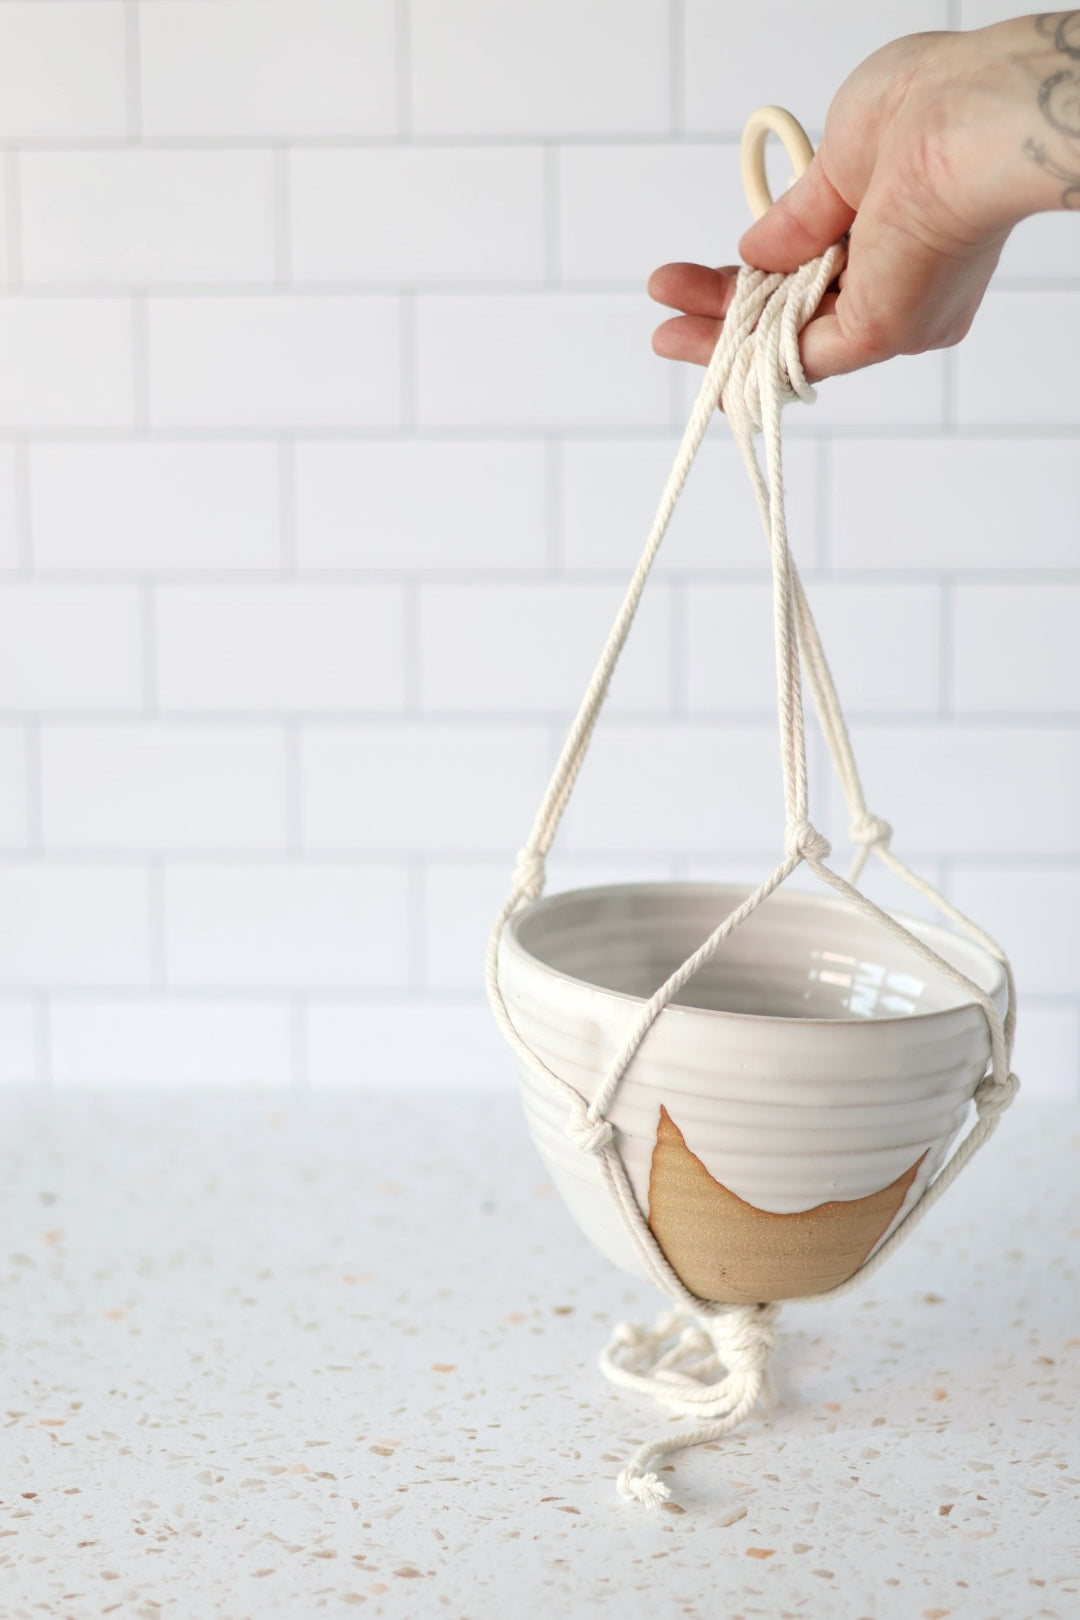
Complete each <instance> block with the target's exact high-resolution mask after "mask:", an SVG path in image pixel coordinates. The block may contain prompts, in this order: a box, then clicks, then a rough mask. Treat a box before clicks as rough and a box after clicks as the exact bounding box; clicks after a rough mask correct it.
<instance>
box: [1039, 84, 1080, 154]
mask: <svg viewBox="0 0 1080 1620" xmlns="http://www.w3.org/2000/svg"><path fill="white" fill-rule="evenodd" d="M1039 107H1040V109H1041V111H1042V115H1043V117H1044V118H1045V119H1046V121H1047V123H1048V124H1052V125H1053V126H1054V128H1055V129H1058V130H1060V131H1061V133H1062V134H1063V135H1068V136H1069V137H1070V139H1072V140H1080V74H1078V73H1074V72H1073V71H1072V69H1071V68H1062V70H1061V72H1060V73H1051V75H1050V77H1049V78H1048V79H1044V80H1043V82H1042V84H1040V86H1039Z"/></svg>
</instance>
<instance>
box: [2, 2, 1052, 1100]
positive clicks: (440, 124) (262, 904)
mask: <svg viewBox="0 0 1080 1620" xmlns="http://www.w3.org/2000/svg"><path fill="white" fill-rule="evenodd" d="M1014 9H1015V8H1009V7H1007V6H1005V5H1004V4H1003V3H999V0H896V3H892V0H890V3H888V4H879V5H875V6H867V5H865V4H863V3H861V0H823V3H822V4H820V5H817V6H814V7H807V6H806V5H805V4H803V3H802V0H763V3H761V4H759V5H757V6H755V7H742V8H733V7H729V6H720V5H718V4H716V3H715V0H589V3H588V4H581V3H578V0H455V3H454V4H452V5H448V4H446V3H445V0H199V3H198V4H193V3H191V0H123V3H122V0H7V3H6V4H3V5H0V915H2V916H3V917H4V924H5V925H4V927H3V929H2V930H0V1079H2V1080H4V1081H15V1082H18V1081H35V1082H37V1083H39V1084H41V1085H48V1084H51V1083H55V1084H57V1085H65V1084H71V1085H78V1084H96V1083H99V1082H102V1081H107V1080H111V1081H118V1082H123V1083H130V1084H133V1085H138V1084H154V1083H159V1084H174V1083H175V1084H190V1085H197V1084H202V1083H216V1082H221V1081H230V1082H236V1083H261V1084H269V1085H274V1086H281V1087H289V1086H293V1087H302V1086H305V1085H331V1084H359V1085H364V1084H375V1083H386V1082H392V1083H401V1084H403V1085H404V1084H414V1083H416V1084H419V1083H423V1084H440V1085H448V1086H459V1087H462V1088H481V1089H482V1088H484V1087H490V1086H497V1085H511V1084H512V1083H513V1080H512V1065H511V1062H510V1059H509V1056H508V1054H506V1053H505V1052H504V1050H503V1048H502V1044H501V1042H500V1039H499V1037H498V1035H497V1033H496V1032H495V1030H494V1028H493V1025H492V1022H491V1019H490V1016H489V1014H488V1012H487V1009H486V1006H485V1004H484V1001H483V996H482V990H481V987H480V986H481V977H482V954H483V944H484V935H485V932H486V928H487V924H488V920H489V918H490V915H491V913H492V912H493V910H494V909H495V907H496V906H497V904H498V902H499V899H500V897H501V895H502V892H503V889H504V887H505V885H506V882H507V879H508V875H509V868H510V866H511V863H512V861H513V856H514V851H515V849H516V848H518V847H519V846H520V844H521V843H522V842H523V840H524V838H525V835H526V833H527V830H528V826H529V823H530V820H531V816H532V813H533V810H534V808H535V805H536V803H537V801H538V800H539V797H540V794H541V791H542V788H543V785H544V782H545V778H546V775H547V772H548V771H549V769H550V767H551V765H552V763H553V760H554V757H555V753H556V751H557V748H558V746H559V743H560V741H561V738H562V735H563V732H564V731H565V728H566V725H567V723H568V720H569V718H570V715H571V713H572V711H573V709H574V707H575V705H576V702H577V699H578V697H579V695H580V693H581V690H582V689H583V687H584V684H585V682H586V680H587V678H588V675H589V672H590V670H591V668H592V666H593V664H594V661H595V659H596V656H597V655H598V653H599V650H600V645H601V642H602V640H603V637H604V634H605V632H606V628H607V624H608V621H609V619H610V617H611V616H612V614H613V613H614V610H615V607H616V605H617V603H618V601H619V599H620V595H621V587H622V582H623V581H625V579H626V577H627V575H628V573H629V571H630V569H631V568H632V566H633V563H634V561H635V559H636V556H637V553H638V550H639V548H640V546H641V544H642V542H643V539H644V536H645V534H646V533H647V531H648V529H649V527H650V524H651V521H652V516H653V512H654V510H655V507H656V503H657V500H658V498H659V494H660V490H661V487H662V485H663V482H664V478H665V475H666V472H667V469H668V466H669V465H670V461H671V458H672V456H673V454H674V449H675V446H676V444H677V441H678V435H679V432H680V431H681V427H682V423H683V420H684V418H685V414H686V412H687V411H688V409H689V405H690V402H691V400H692V397H693V390H694V388H695V386H696V383H697V380H698V377H699V373H698V372H697V370H696V369H695V368H692V367H686V366H673V365H671V364H670V363H668V362H665V361H662V360H659V359H658V358H656V357H655V356H654V355H653V354H652V352H651V348H650V341H649V339H650V334H651V331H652V328H653V327H654V325H656V324H657V323H658V321H659V320H660V319H663V318H664V315H663V312H661V311H659V310H658V309H657V308H656V307H655V306H653V305H652V304H651V303H650V301H649V300H648V298H647V297H646V295H645V292H644V282H645V279H646V277H647V276H648V273H649V271H650V269H651V268H652V267H653V266H654V265H657V264H659V263H662V262H664V261H665V260H669V259H679V258H688V259H700V260H702V261H703V262H708V263H714V264H719V263H724V262H731V261H732V260H734V259H735V258H736V257H737V243H738V238H739V236H740V234H741V232H742V230H743V228H744V227H745V224H746V223H747V220H748V216H747V213H746V209H745V205H744V203H743V200H742V196H741V190H740V183H739V166H738V144H737V143H738V132H739V129H740V127H741V125H742V122H743V120H744V118H745V116H746V115H747V113H748V112H749V111H750V110H751V109H752V107H753V106H755V105H756V104H757V103H758V102H761V101H780V102H787V103H789V104H790V105H791V106H792V108H793V110H794V111H795V112H796V113H797V114H799V115H800V116H801V117H802V118H803V120H804V122H805V123H806V124H807V125H808V127H810V128H811V130H813V131H815V132H820V128H821V125H822V122H823V119H824V115H825V110H826V107H827V105H828V101H829V98H830V95H831V94H832V92H833V91H834V90H835V88H836V87H837V85H838V82H839V80H840V79H841V78H842V77H843V76H844V74H845V73H846V72H847V70H848V68H849V67H850V66H853V65H854V63H855V62H856V61H857V60H858V59H859V58H860V57H861V56H863V55H865V54H866V53H867V52H869V51H870V50H872V49H874V48H875V47H876V46H878V45H879V44H882V43H883V42H884V41H886V40H887V39H889V38H892V37H895V36H897V35H899V34H904V33H910V32H913V31H915V30H920V29H934V28H944V27H955V26H958V25H959V26H964V27H977V26H981V25H983V24H985V23H989V22H992V21H994V20H996V19H997V18H998V17H1000V16H1003V15H1009V14H1011V10H1014ZM771 172H773V174H774V176H775V182H776V183H777V184H782V183H783V179H784V174H783V164H782V162H778V163H775V164H773V165H772V166H771ZM1078 314H1080V228H1078V225H1077V221H1076V220H1074V219H1071V218H1069V217H1067V216H1065V215H1060V216H1042V217H1039V218H1036V219H1033V220H1029V221H1027V222H1025V224H1024V225H1023V226H1021V227H1020V228H1019V229H1018V230H1017V231H1016V232H1015V233H1014V235H1013V237H1012V239H1011V240H1010V242H1009V243H1008V244H1007V246H1006V249H1005V251H1004V253H1003V255H1002V259H1001V264H1000V267H999V271H998V274H997V276H996V277H995V281H994V284H993V287H992V289H991V292H990V293H989V295H988V297H987V300H986V302H985V305H984V307H983V309H982V311H981V312H980V314H979V316H978V317H977V319H976V322H975V326H974V328H973V330H972V332H971V334H970V336H969V337H968V338H967V339H966V340H965V342H964V344H963V345H962V346H961V348H960V349H959V350H958V351H957V352H956V353H955V354H951V355H947V356H946V355H942V354H940V353H937V354H926V355H918V356H913V357H910V358H907V359H903V360H898V361H894V362H890V363H889V364H888V365H885V366H880V367H876V368H873V369H872V370H870V371H867V372H863V373H859V374H857V375H854V376H852V377H849V378H842V379H838V380H835V381H832V382H828V383H826V384H824V385H823V386H822V388H821V390H820V399H819V402H818V404H817V405H816V406H815V407H813V408H812V409H807V408H801V407H800V408H793V409H792V410H791V411H790V412H789V414H788V417H787V423H788V428H789V432H788V439H787V445H786V467H785V473H786V484H787V489H788V500H789V520H790V528H791V535H792V540H793V545H794V548H795V551H796V555H797V557H798V559H799V562H800V565H801V567H802V568H803V571H804V573H805V575H806V577H807V584H808V590H809V591H810V594H811V599H812V601H813V602H814V604H815V606H816V607H817V609H818V612H819V616H820V620H821V623H822V628H823V631H824V633H825V636H826V639H827V643H828V646H829V648H830V649H831V650H832V652H833V654H834V661H835V668H836V674H837V680H838V683H839V686H840V690H841V694H842V696H843V698H844V700H845V703H846V704H847V705H848V707H849V709H850V711H851V713H852V715H853V716H854V732H855V737H856V743H857V746H858V748H859V751H860V757H861V759H862V760H863V764H864V771H865V777H866V783H867V787H868V791H869V794H870V800H871V803H872V806H873V808H874V809H876V810H879V811H880V812H881V813H883V814H885V815H887V816H888V817H889V818H890V819H891V820H892V821H893V822H894V824H895V826H896V842H897V847H898V849H899V850H900V851H901V852H907V853H910V854H911V855H912V857H913V858H914V859H915V860H916V862H917V864H918V865H919V866H920V868H922V869H924V870H925V871H926V872H927V873H928V875H930V876H931V877H932V878H933V879H934V880H935V881H938V882H940V883H941V884H942V885H943V886H944V887H945V889H946V891H947V892H948V893H950V894H951V896H952V897H953V898H954V899H955V900H956V901H957V902H958V903H959V904H960V905H961V906H962V907H964V909H965V910H968V911H970V912H971V913H972V914H973V915H975V916H976V917H978V918H980V919H984V920H985V921H986V923H987V925H988V926H989V927H991V928H994V929H997V930H998V931H999V932H1000V934H1001V936H1002V938H1003V940H1004V941H1005V942H1006V944H1007V945H1008V946H1009V947H1010V948H1011V949H1012V951H1013V953H1014V957H1015V961H1016V966H1017V970H1018V975H1019V981H1020V990H1021V995H1022V1004H1021V1018H1020V1033H1019V1043H1018V1067H1019V1069H1020V1072H1021V1074H1022V1077H1023V1079H1024V1081H1025V1085H1026V1089H1027V1093H1028V1095H1030V1096H1035V1097H1040V1096H1041V1097H1053V1096H1076V1095H1077V1094H1078V1091H1080V1085H1078V1082H1080V965H1078V964H1080V922H1078V918H1080V515H1078V514H1080V499H1078V497H1080V407H1078V404H1077V399H1078V396H1077V392H1076V389H1075V386H1074V376H1075V372H1076V352H1075V351H1076V345H1077V343H1080V337H1078V335H1077V334H1078V331H1080V320H1078ZM767 581H768V575H767V555H766V550H765V546H764V542H763V540H762V538H761V534H760V528H759V521H758V517H757V513H756V509H755V506H754V502H753V499H752V496H751V494H750V491H749V488H748V486H747V483H746V480H745V476H744V474H743V472H742V469H741V466H740V465H739V463H738V458H737V455H736V453H735V451H734V449H733V447H732V445H731V444H730V442H729V440H728V438H727V434H726V430H725V428H724V426H723V424H722V423H721V422H718V423H717V425H716V428H715V430H714V431H711V432H710V434H709V436H708V439H707V442H706V445H705V447H704V449H703V451H702V460H701V462H700V463H699V466H698V467H697V468H696V469H695V472H694V474H693V475H692V478H691V481H690V484H689V486H688V489H687V491H686V495H685V497H684V500H683V503H682V505H681V506H680V509H679V512H678V513H677V515H676V519H675V522H674V524H673V527H672V531H671V534H670V536H669V540H668V543H667V545H666V547H665V550H664V552H663V553H662V554H661V556H660V558H659V560H658V563H657V568H656V578H655V579H654V581H653V583H652V584H651V585H650V587H649V590H648V593H647V595H646V597H645V601H644V606H643V609H642V615H641V620H640V623H639V625H638V627H637V629H636V631H635V635H634V638H633V640H632V642H631V644H630V646H629V648H628V650H627V654H626V659H625V663H624V666H623V667H622V668H621V669H620V670H619V672H618V675H617V677H616V681H615V684H614V687H613V691H612V707H611V714H610V717H609V718H605V720H604V721H603V722H602V723H601V726H600V729H599V731H598V733H597V737H596V742H595V752H594V755H593V756H592V758H591V759H590V761H589V764H588V766H587V768H586V770H585V771H584V773H583V775H582V778H581V782H580V787H579V796H578V797H577V798H576V799H575V801H574V803H573V805H572V806H571V808H570V811H569V813H568V816H567V821H566V827H565V831H564V834H563V835H562V837H561V838H560V841H559V843H558V845H557V847H556V850H555V852H554V855H553V858H552V861H551V868H550V870H551V882H552V884H553V886H555V887H563V886H567V885H570V884H581V883H594V882H605V881H616V880H621V879H624V878H638V877H646V876H655V877H658V878H667V877H678V876H697V877H702V878H720V877H723V876H725V875H728V876H730V877H731V878H733V879H736V880H739V881H743V880H746V881H749V880H751V879H754V878H758V877H760V876H762V875H763V874H764V871H765V870H766V869H767V866H768V862H769V860H770V858H771V857H772V856H773V855H774V854H775V851H776V849H777V847H778V843H779V840H780V834H781V821H782V814H781V799H780V775H779V753H778V746H777V739H776V733H775V726H774V722H773V720H772V718H771V705H772V687H773V674H772V653H771V646H770V642H769V633H770V632H769V613H768V583H767ZM810 759H811V768H812V770H813V772H814V802H815V806H816V813H817V814H818V816H819V818H820V819H821V821H822V823H823V825H824V826H825V827H826V829H827V830H828V831H829V833H830V835H831V836H833V837H834V838H835V839H836V840H837V842H838V844H840V843H842V842H843V841H844V837H845V814H844V811H843V806H842V805H841V804H840V803H839V802H838V795H837V794H836V792H835V789H833V788H832V787H831V786H830V785H829V783H828V782H827V780H826V779H825V776H824V773H823V770H822V766H823V758H822V747H821V741H820V738H819V737H817V736H816V735H813V736H812V737H811V749H810ZM872 883H873V892H874V893H875V894H876V895H878V896H880V897H881V898H882V899H883V900H884V901H885V902H886V903H888V904H894V905H902V904H904V903H909V904H910V907H911V909H913V910H921V909H922V908H921V905H920V904H919V903H918V902H916V901H914V900H913V901H911V902H905V897H904V896H903V894H902V893H901V892H900V891H899V890H898V889H897V887H896V885H895V884H894V883H892V882H891V881H890V880H881V879H879V878H874V879H873V880H872Z"/></svg>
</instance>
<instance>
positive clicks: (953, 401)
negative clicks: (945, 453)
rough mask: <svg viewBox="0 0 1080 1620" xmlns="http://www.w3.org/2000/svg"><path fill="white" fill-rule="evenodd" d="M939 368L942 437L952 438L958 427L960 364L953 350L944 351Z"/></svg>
mask: <svg viewBox="0 0 1080 1620" xmlns="http://www.w3.org/2000/svg"><path fill="white" fill-rule="evenodd" d="M941 358H942V366H941V390H942V398H941V429H942V436H943V437H946V438H952V437H954V436H955V433H956V430H957V428H958V427H959V426H960V363H959V356H958V354H957V351H956V350H955V349H946V350H945V351H944V353H943V355H942V357H941Z"/></svg>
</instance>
